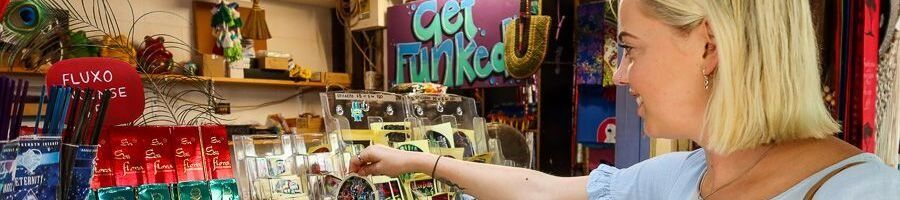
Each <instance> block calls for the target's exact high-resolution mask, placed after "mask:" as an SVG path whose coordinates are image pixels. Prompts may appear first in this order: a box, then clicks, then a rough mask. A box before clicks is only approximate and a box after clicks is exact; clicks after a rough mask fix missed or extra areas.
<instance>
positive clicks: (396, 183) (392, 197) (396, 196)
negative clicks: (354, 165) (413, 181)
mask: <svg viewBox="0 0 900 200" xmlns="http://www.w3.org/2000/svg"><path fill="white" fill-rule="evenodd" d="M372 182H373V184H374V185H375V190H376V191H377V192H378V197H379V199H382V200H400V199H407V198H408V197H407V196H406V192H405V191H404V190H403V186H402V185H401V184H400V179H397V178H391V177H387V176H373V177H372Z"/></svg>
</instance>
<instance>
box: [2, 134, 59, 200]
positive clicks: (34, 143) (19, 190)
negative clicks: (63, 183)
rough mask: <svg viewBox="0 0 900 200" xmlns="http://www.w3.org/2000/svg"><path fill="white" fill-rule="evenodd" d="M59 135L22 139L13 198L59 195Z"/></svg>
mask: <svg viewBox="0 0 900 200" xmlns="http://www.w3.org/2000/svg"><path fill="white" fill-rule="evenodd" d="M59 147H60V138H59V137H55V138H30V139H24V140H21V139H20V140H19V147H18V150H17V155H16V163H15V168H16V171H15V172H14V173H15V176H14V178H13V183H14V184H15V189H14V190H15V192H14V194H13V197H14V199H29V198H27V197H30V198H31V199H57V198H56V197H57V196H56V193H57V190H58V188H59Z"/></svg>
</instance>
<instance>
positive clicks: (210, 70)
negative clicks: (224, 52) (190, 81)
mask: <svg viewBox="0 0 900 200" xmlns="http://www.w3.org/2000/svg"><path fill="white" fill-rule="evenodd" d="M200 64H201V70H200V71H201V74H203V76H207V77H225V75H226V70H225V69H226V68H225V57H222V56H219V55H215V54H203V62H202V63H200Z"/></svg>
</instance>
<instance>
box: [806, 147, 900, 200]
mask: <svg viewBox="0 0 900 200" xmlns="http://www.w3.org/2000/svg"><path fill="white" fill-rule="evenodd" d="M851 163H859V164H856V165H854V166H852V167H847V168H846V169H844V170H843V171H840V172H837V174H835V175H834V176H832V177H831V178H830V179H828V180H827V181H825V182H824V184H823V185H822V187H821V188H820V189H819V192H818V193H817V194H816V196H818V195H822V196H823V197H824V196H828V197H852V198H857V199H883V198H885V197H891V198H894V199H900V171H898V170H897V169H894V168H891V167H889V166H888V165H886V164H884V162H882V161H881V159H880V158H878V157H877V156H875V155H874V154H871V153H862V154H859V155H856V156H853V157H850V158H847V159H846V160H844V161H842V162H840V163H837V164H835V165H834V166H832V167H829V169H831V170H834V169H837V168H841V167H844V166H848V165H850V164H851ZM821 173H826V174H827V173H830V170H825V171H822V172H821ZM821 173H820V174H816V176H821V177H824V175H821ZM821 179H822V178H818V179H817V180H821ZM816 182H818V181H816ZM867 197H871V198H867Z"/></svg>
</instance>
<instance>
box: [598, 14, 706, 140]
mask: <svg viewBox="0 0 900 200" xmlns="http://www.w3.org/2000/svg"><path fill="white" fill-rule="evenodd" d="M643 1H646V0H621V4H620V5H619V35H618V38H619V43H620V45H622V48H624V49H625V51H624V58H623V59H622V62H621V63H620V64H619V68H618V69H617V70H616V73H615V74H614V79H615V80H616V83H617V84H619V85H628V86H630V91H631V95H633V96H635V97H636V100H637V104H638V109H637V113H638V115H639V116H641V118H643V119H644V131H645V133H646V134H647V135H648V136H651V137H661V138H671V139H683V138H688V139H695V141H698V140H696V139H698V138H697V137H696V136H698V135H699V134H700V130H701V129H700V128H701V126H702V122H703V118H704V113H705V110H706V103H707V100H708V98H709V90H707V89H705V88H704V87H705V84H704V76H703V75H704V73H705V74H708V75H710V78H712V77H713V76H712V75H713V73H712V71H714V70H715V66H716V64H717V60H716V57H717V56H716V53H715V43H714V39H713V36H712V35H711V34H710V32H709V31H708V30H709V29H708V28H707V24H706V23H705V22H704V23H701V24H700V25H699V26H697V28H695V29H693V30H691V31H690V32H682V31H680V30H678V29H676V28H674V27H672V26H670V25H667V24H665V23H664V21H661V20H659V19H657V18H655V17H653V16H649V15H647V14H645V13H649V12H645V10H644V9H647V8H646V5H644V2H643ZM648 11H649V10H648Z"/></svg>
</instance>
